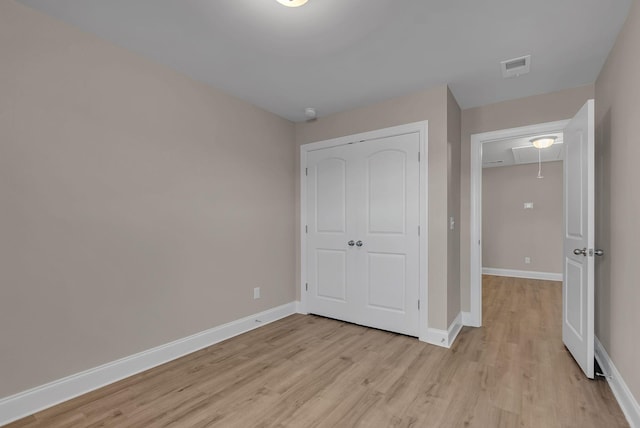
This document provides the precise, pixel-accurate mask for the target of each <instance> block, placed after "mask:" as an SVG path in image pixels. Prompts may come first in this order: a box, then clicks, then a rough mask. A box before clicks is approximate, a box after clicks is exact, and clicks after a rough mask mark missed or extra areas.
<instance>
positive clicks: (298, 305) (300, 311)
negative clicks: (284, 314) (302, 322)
mask: <svg viewBox="0 0 640 428" xmlns="http://www.w3.org/2000/svg"><path fill="white" fill-rule="evenodd" d="M295 304H296V314H302V315H309V312H307V311H305V310H303V306H302V302H301V301H299V300H297V301H296V302H295Z"/></svg>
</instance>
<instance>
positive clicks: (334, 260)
mask: <svg viewBox="0 0 640 428" xmlns="http://www.w3.org/2000/svg"><path fill="white" fill-rule="evenodd" d="M419 141H420V140H419V134H418V133H414V134H406V135H400V136H394V137H387V138H381V139H376V140H369V141H365V142H359V143H354V144H347V145H343V146H338V147H332V148H328V149H322V150H316V151H312V152H310V153H309V154H308V156H307V228H308V230H307V252H306V254H307V284H308V295H307V296H308V297H307V308H308V311H309V312H310V313H315V314H318V315H324V316H329V317H332V318H337V319H342V320H345V321H349V322H353V323H357V324H362V325H366V326H370V327H376V328H381V329H385V330H390V331H395V332H399V333H404V334H408V335H413V336H418V334H419V310H418V299H419V251H420V247H419V235H418V225H419V182H420V180H419V178H420V175H419V174H420V172H419V163H418V161H419V154H418V152H419Z"/></svg>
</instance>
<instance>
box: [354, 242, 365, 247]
mask: <svg viewBox="0 0 640 428" xmlns="http://www.w3.org/2000/svg"><path fill="white" fill-rule="evenodd" d="M356 245H357V246H358V247H362V246H363V245H364V243H363V242H362V241H358V242H356Z"/></svg>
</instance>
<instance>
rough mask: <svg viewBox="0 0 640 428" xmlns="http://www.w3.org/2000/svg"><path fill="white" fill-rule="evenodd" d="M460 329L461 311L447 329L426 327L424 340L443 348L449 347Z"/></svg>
mask: <svg viewBox="0 0 640 428" xmlns="http://www.w3.org/2000/svg"><path fill="white" fill-rule="evenodd" d="M461 329H462V312H460V313H459V314H458V316H457V317H456V319H455V320H453V322H452V323H451V325H450V326H449V328H448V329H447V330H440V329H437V328H428V329H427V337H426V340H425V342H427V343H430V344H432V345H437V346H442V347H443V348H451V345H453V342H454V341H455V340H456V337H458V333H460V330H461Z"/></svg>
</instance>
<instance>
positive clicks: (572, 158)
mask: <svg viewBox="0 0 640 428" xmlns="http://www.w3.org/2000/svg"><path fill="white" fill-rule="evenodd" d="M594 138H595V131H594V101H593V100H589V101H588V102H587V103H586V104H585V105H584V107H582V109H580V111H579V112H578V114H577V115H576V116H575V117H574V118H573V119H572V120H571V122H570V123H569V125H567V127H566V128H565V130H564V138H563V139H564V145H563V146H564V150H565V153H564V205H565V206H564V280H563V284H562V305H563V310H562V340H563V342H564V344H565V345H566V347H567V349H569V351H570V352H571V354H572V355H573V357H574V358H575V360H576V361H577V363H578V364H579V365H580V367H581V368H582V370H583V371H584V373H585V374H586V375H587V377H589V378H592V379H593V358H594V349H593V347H594V260H593V257H594V164H595V162H594V157H595V141H594Z"/></svg>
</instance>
